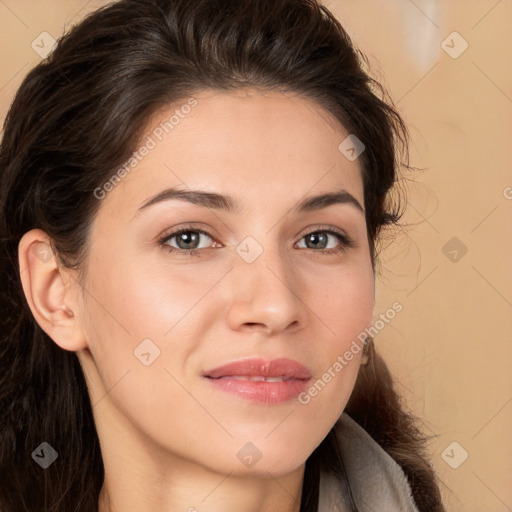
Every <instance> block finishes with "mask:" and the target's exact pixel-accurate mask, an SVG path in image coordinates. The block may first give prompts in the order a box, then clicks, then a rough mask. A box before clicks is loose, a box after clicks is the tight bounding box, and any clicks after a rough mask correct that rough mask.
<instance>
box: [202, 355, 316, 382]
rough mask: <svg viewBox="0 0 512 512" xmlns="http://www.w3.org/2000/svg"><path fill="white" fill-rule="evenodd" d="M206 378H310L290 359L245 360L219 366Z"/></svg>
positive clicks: (299, 365)
mask: <svg viewBox="0 0 512 512" xmlns="http://www.w3.org/2000/svg"><path fill="white" fill-rule="evenodd" d="M205 376H206V377H210V378H212V379H219V378H223V377H241V378H245V380H257V379H258V380H260V381H263V380H266V381H268V382H271V380H267V379H278V378H279V379H281V380H291V379H296V380H297V379H298V380H307V379H310V378H311V374H310V372H309V370H308V369H307V368H306V367H305V366H304V365H302V364H300V363H298V362H297V361H293V360H292V359H286V358H281V359H273V360H272V361H265V360H264V359H245V360H243V361H235V362H233V363H229V364H226V365H224V366H220V367H218V368H215V369H213V370H209V371H207V372H206V373H205Z"/></svg>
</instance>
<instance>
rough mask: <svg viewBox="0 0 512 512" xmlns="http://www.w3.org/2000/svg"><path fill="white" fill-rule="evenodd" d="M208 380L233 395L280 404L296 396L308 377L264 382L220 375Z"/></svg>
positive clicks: (300, 391) (302, 388)
mask: <svg viewBox="0 0 512 512" xmlns="http://www.w3.org/2000/svg"><path fill="white" fill-rule="evenodd" d="M208 380H209V381H210V382H211V383H212V385H213V386H214V387H216V388H217V389H220V390H221V391H225V392H226V393H231V394H233V395H236V396H239V397H240V398H244V399H245V400H250V401H251V402H258V403H262V404H280V403H284V402H288V401H290V400H293V399H295V398H297V397H298V396H299V395H300V394H301V393H302V392H303V391H304V390H305V389H306V388H307V385H308V382H309V380H310V379H307V380H299V379H290V380H283V381H281V382H264V381H251V380H240V379H232V378H229V377H221V378H220V379H212V378H209V377H208Z"/></svg>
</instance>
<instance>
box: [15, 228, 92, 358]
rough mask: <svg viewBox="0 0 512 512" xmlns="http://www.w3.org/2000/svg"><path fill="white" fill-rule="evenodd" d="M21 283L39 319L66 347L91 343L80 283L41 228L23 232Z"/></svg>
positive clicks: (71, 349) (20, 245) (19, 250)
mask: <svg viewBox="0 0 512 512" xmlns="http://www.w3.org/2000/svg"><path fill="white" fill-rule="evenodd" d="M18 260H19V265H20V275H21V284H22V286H23V292H24V293H25V297H26V299H27V302H28V305H29V307H30V310H31V311H32V314H33V315H34V318H35V320H36V322H37V323H38V324H39V326H40V327H41V329H43V331H44V332H46V334H48V336H49V337H50V338H51V339H52V340H53V341H54V342H55V343H56V344H57V345H59V347H61V348H63V349H64V350H69V351H73V352H74V351H79V350H82V349H84V348H86V347H87V342H86V338H85V336H84V334H83V332H82V329H81V325H80V321H79V320H80V318H79V315H78V313H79V310H80V308H79V302H78V297H79V295H80V294H79V293H78V290H79V288H80V285H79V284H78V282H77V281H76V279H74V277H73V276H72V273H71V271H69V270H68V269H65V268H61V265H60V264H59V263H58V261H57V258H56V257H55V255H54V253H53V250H52V247H51V245H50V238H49V237H48V235H47V234H46V233H45V232H44V231H42V230H40V229H32V230H31V231H28V232H27V233H25V234H24V235H23V237H22V238H21V240H20V243H19V245H18Z"/></svg>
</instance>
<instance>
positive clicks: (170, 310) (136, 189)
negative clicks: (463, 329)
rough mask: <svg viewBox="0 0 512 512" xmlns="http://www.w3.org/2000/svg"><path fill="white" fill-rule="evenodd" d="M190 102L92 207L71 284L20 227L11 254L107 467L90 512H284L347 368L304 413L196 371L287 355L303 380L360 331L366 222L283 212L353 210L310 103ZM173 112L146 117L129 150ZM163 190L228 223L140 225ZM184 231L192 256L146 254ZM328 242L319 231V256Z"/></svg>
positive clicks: (349, 171) (352, 373) (152, 216)
mask: <svg viewBox="0 0 512 512" xmlns="http://www.w3.org/2000/svg"><path fill="white" fill-rule="evenodd" d="M194 97H195V98H196V100H197V102H198V104H197V106H196V107H195V108H194V109H192V110H191V112H190V113H189V114H188V115H187V116H185V117H184V118H183V119H181V120H180V124H179V125H177V126H175V128H174V129H173V131H172V132H170V133H169V134H166V136H165V137H164V138H163V140H162V141H161V142H159V143H158V145H157V146H156V147H155V148H154V149H152V150H151V151H150V152H149V154H148V155H147V156H145V157H144V158H143V159H142V161H141V162H140V163H139V164H138V165H137V167H136V168H134V169H133V171H132V172H130V173H129V174H128V175H127V176H126V177H125V178H124V179H123V180H122V181H121V182H120V183H119V184H118V185H117V186H116V187H115V188H114V189H113V190H111V191H110V192H109V193H108V194H107V195H106V197H105V198H104V199H102V200H101V207H100V210H99V212H98V214H97V215H96V217H95V218H94V221H93V224H92V227H91V232H90V239H89V252H88V255H87V260H86V263H85V268H84V270H85V271H86V272H85V274H84V277H83V279H82V281H80V276H79V275H78V274H76V273H75V271H71V270H69V269H66V268H63V267H62V266H61V265H60V264H59V263H58V261H57V259H56V258H55V257H53V256H51V255H50V257H48V258H41V257H40V255H41V252H44V251H45V250H48V247H49V245H48V243H49V239H48V236H47V235H46V234H45V233H44V232H43V231H41V230H32V231H30V232H28V233H26V234H25V235H24V237H23V239H22V241H21V242H20V246H19V257H20V266H21V268H24V269H25V270H24V272H23V273H22V284H23V288H24V291H25V294H26V296H27V300H28V302H29V305H30V307H31V310H32V312H33V314H34V317H35V319H36V320H37V322H38V323H39V325H40V326H41V327H42V328H43V329H44V330H45V331H46V332H47V333H48V335H49V336H50V337H51V338H52V339H53V340H54V341H55V343H57V344H58V345H59V346H60V347H62V348H63V349H65V350H70V351H75V352H76V353H77V356H78V357H79V360H80V363H81V365H82V368H83V370H84V374H85V376H86V380H87V384H88V388H89V393H90V396H91V402H92V404H93V412H94V417H95V422H96V426H97V431H98V436H99V439H100V443H101V449H102V456H103V460H104V465H105V470H106V479H105V483H104V486H103V488H102V492H101V495H100V511H101V512H107V511H108V512H110V511H123V512H141V511H143V512H157V511H158V512H163V511H167V512H171V511H172V512H175V511H189V512H193V511H196V510H197V511H199V512H202V511H208V512H226V511H227V510H228V511H229V510H245V511H247V512H259V511H281V512H298V511H299V509H300V496H301V489H302V482H303V475H304V466H305V461H306V459H307V458H308V457H309V455H310V454H311V453H312V452H313V450H314V449H315V448H316V447H317V446H318V444H319V443H320V442H321V441H322V440H323V439H324V437H325V436H326V435H327V433H328V432H329V430H330V429H331V428H332V426H333V425H334V423H335V422H336V420H337V418H338V417H339V416H340V414H341V413H342V411H343V409H344V407H345V405H346V403H347V401H348V399H349V397H350V394H351V392H352V390H353V387H354V383H355V379H356V377H357V372H358V370H359V363H360V358H361V354H360V353H359V354H357V355H355V356H354V359H353V360H352V361H351V362H350V363H349V364H348V365H347V366H346V367H345V368H344V369H343V371H341V372H339V373H338V374H337V375H336V377H335V378H333V379H332V380H331V382H329V383H328V384H327V385H326V387H325V388H324V389H323V390H322V391H321V392H320V393H318V395H317V396H315V397H312V398H311V400H310V401H309V403H308V404H307V405H303V404H301V403H299V402H298V400H292V401H289V402H285V403H281V404H276V405H267V404H259V403H254V402H249V401H247V400H244V399H242V398H239V397H237V396H233V395H231V394H226V393H224V392H221V391H218V390H217V389H213V388H212V386H211V383H210V382H209V381H207V380H206V379H205V378H204V377H203V373H204V372H205V371H206V370H208V369H212V368H215V367H217V366H220V365H222V364H226V363H228V362H231V361H235V360H241V359H245V358H249V357H263V358H266V359H273V358H277V357H288V358H291V359H294V360H297V361H299V362H301V363H303V364H305V365H306V366H307V367H308V368H309V369H310V371H311V373H312V375H313V379H312V382H315V381H316V380H317V379H319V378H321V376H322V374H323V373H324V372H325V371H326V370H327V369H328V368H329V367H331V366H332V365H333V364H334V362H335V361H336V359H337V357H338V356H339V355H342V354H344V353H345V352H346V350H348V349H349V347H350V345H351V343H352V341H353V340H355V339H356V337H357V335H358V334H359V333H360V332H361V331H363V330H364V328H365V327H368V326H369V325H371V320H372V314H373V308H374V299H375V297H374V294H375V288H374V275H373V270H372V265H371V258H370V251H369V245H368V238H367V233H366V225H365V216H364V212H362V211H360V210H359V209H357V208H356V207H355V206H354V205H353V204H349V203H344V204H334V205H330V206H328V207H326V208H322V209H320V210H318V211H311V212H305V213H296V212H294V211H293V208H294V206H295V205H296V204H297V203H298V202H299V201H300V200H302V199H304V197H310V196H313V195H317V194H320V193H326V192H334V191H338V190H339V189H341V188H342V189H344V190H346V191H347V192H349V193H350V194H352V196H354V197H355V198H356V199H357V201H359V203H360V204H361V205H362V206H363V207H364V199H363V184H362V178H361V167H360V164H359V161H358V160H355V161H349V160H348V159H347V158H345V156H344V155H343V154H342V153H341V152H340V151H339V150H338V145H339V144H340V142H341V141H342V140H343V139H345V137H347V135H348V133H347V132H346V130H344V129H343V128H342V127H341V126H339V124H337V123H336V122H335V121H334V120H333V119H332V118H331V117H330V116H329V114H328V113H327V112H326V111H324V110H323V109H322V108H320V107H319V106H318V105H316V104H315V103H314V102H312V101H311V100H308V99H304V98H300V97H298V96H296V95H291V94H284V93H262V92H258V91H255V90H247V91H244V92H237V93H229V94H228V93H219V92H212V91H209V92H203V93H201V94H198V95H195V96H194ZM175 109H176V106H175V105H174V106H173V107H169V109H164V110H162V111H161V112H159V113H158V114H157V115H155V116H154V117H153V118H152V119H151V120H150V123H149V125H148V129H147V131H146V133H145V134H144V136H143V137H142V139H141V143H143V142H144V141H145V140H146V138H147V136H148V135H151V133H152V131H153V130H154V129H155V127H157V126H158V125H159V123H161V122H162V121H164V120H168V119H169V117H170V116H171V115H172V112H173V111H174V110H175ZM174 186H180V187H182V188H183V189H201V190H207V191H210V192H217V193H221V194H228V195H230V196H233V198H234V199H235V200H237V201H239V202H240V203H241V210H240V211H239V212H227V211H222V210H216V209H213V208H210V209H209V208H205V207H201V206H198V205H194V204H191V203H188V202H185V201H183V200H178V199H173V200H169V201H163V202H159V203H157V204H154V205H152V206H150V207H147V208H145V209H143V210H142V211H140V212H139V213H137V210H138V209H139V208H140V207H141V205H142V204H144V203H145V202H146V201H147V200H148V199H150V198H152V197H153V196H155V195H156V194H158V193H159V192H161V191H162V190H165V189H167V188H169V187H174ZM183 223H187V224H190V223H192V224H193V226H194V228H198V229H201V230H204V231H206V232H208V234H209V237H208V236H205V235H200V237H201V238H200V240H199V243H198V247H199V249H198V250H199V251H200V253H199V255H186V254H178V252H174V253H170V252H169V251H168V250H167V249H166V247H168V246H169V245H173V246H174V247H175V248H178V247H180V246H179V245H178V244H181V247H185V245H184V240H183V239H180V237H174V238H173V239H172V240H168V241H167V245H165V244H163V245H161V244H159V240H160V239H161V238H162V237H163V236H164V235H167V234H170V233H171V232H172V231H176V230H177V228H179V227H180V226H181V224H183ZM326 228H334V229H338V230H341V231H342V232H344V233H346V234H348V235H349V236H350V237H351V238H352V240H353V247H350V248H345V250H343V251H340V252H331V253H322V252H321V249H322V248H325V247H326V246H322V247H321V248H320V249H319V248H316V247H317V246H315V245H314V244H311V243H310V242H309V238H308V237H306V236H305V235H307V234H308V233H310V232H318V231H320V232H321V233H324V234H325V229H326ZM191 229H192V228H191ZM322 229H323V230H324V231H322ZM248 236H251V237H253V238H254V239H255V240H256V241H257V243H258V244H259V245H260V246H261V248H262V249H263V252H262V253H261V254H260V256H259V257H258V258H257V259H256V260H255V261H254V262H252V263H247V261H245V260H244V259H243V258H242V257H241V256H240V255H239V254H238V253H237V251H236V248H237V246H238V245H239V244H240V243H241V242H242V241H243V240H244V239H245V238H246V237H248ZM185 242H186V241H185ZM308 243H309V245H308ZM340 244H342V242H341V241H340V240H339V239H337V238H336V237H335V236H334V235H329V238H328V246H327V250H332V249H335V248H337V247H339V246H340ZM177 250H179V249H177ZM251 250H252V249H251ZM147 338H149V339H151V340H152V342H153V343H154V344H155V345H156V346H158V348H159V350H160V356H159V357H158V358H156V359H155V360H154V361H153V362H152V363H151V364H150V365H149V366H145V365H144V364H142V363H141V362H140V361H139V360H138V359H137V358H136V357H135V356H134V350H135V349H136V347H137V346H138V345H139V344H140V343H141V341H142V340H144V339H147ZM248 442H251V443H253V444H254V445H255V446H256V447H257V448H258V450H259V451H260V452H261V459H260V460H259V461H258V462H257V463H256V464H254V465H253V466H252V467H247V466H245V465H244V464H242V463H241V461H240V459H239V458H238V457H237V452H238V451H239V450H240V449H241V448H242V447H243V446H244V445H245V444H246V443H248ZM62 455H63V454H62Z"/></svg>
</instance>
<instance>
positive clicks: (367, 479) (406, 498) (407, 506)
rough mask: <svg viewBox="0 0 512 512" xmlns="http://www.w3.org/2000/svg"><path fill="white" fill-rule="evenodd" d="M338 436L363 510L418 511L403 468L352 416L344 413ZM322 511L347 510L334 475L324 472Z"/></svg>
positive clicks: (356, 499)
mask: <svg viewBox="0 0 512 512" xmlns="http://www.w3.org/2000/svg"><path fill="white" fill-rule="evenodd" d="M335 433H336V438H337V441H338V445H339V448H340V452H341V456H342V458H343V461H344V465H345V468H346V471H347V476H348V479H349V482H350V488H351V491H352V494H353V496H354V500H355V502H356V504H357V506H358V508H359V510H360V512H372V511H374V510H379V512H418V509H417V507H416V505H415V503H414V499H413V498H412V494H411V489H410V487H409V483H408V482H407V478H406V476H405V474H404V472H403V470H402V468H401V467H400V466H399V465H398V464H397V463H396V462H395V461H394V460H393V458H392V457H391V456H390V455H388V454H387V453H386V452H385V451H384V450H383V449H382V448H381V446H380V445H379V444H378V443H377V442H375V441H374V440H373V438H372V437H371V436H370V435H369V434H368V433H367V432H366V431H365V430H364V429H363V428H362V427H361V426H360V425H358V424H357V423H356V422H355V421H354V420H353V419H352V418H351V417H350V416H348V415H347V414H346V413H343V414H342V415H341V418H340V420H339V421H338V422H337V424H336V426H335ZM320 482H321V491H320V496H321V501H320V506H319V512H328V511H329V512H331V511H336V512H338V511H340V512H342V511H344V510H346V508H345V507H346V504H345V501H344V499H343V496H341V494H340V489H339V484H338V483H337V480H336V479H335V477H334V476H333V475H328V474H324V473H322V475H321V480H320Z"/></svg>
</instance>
